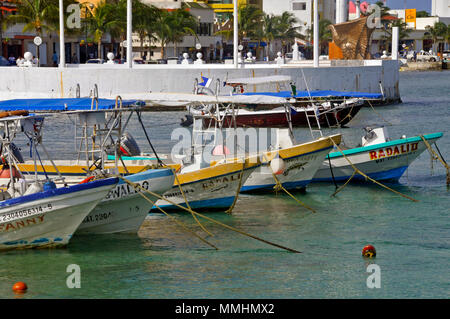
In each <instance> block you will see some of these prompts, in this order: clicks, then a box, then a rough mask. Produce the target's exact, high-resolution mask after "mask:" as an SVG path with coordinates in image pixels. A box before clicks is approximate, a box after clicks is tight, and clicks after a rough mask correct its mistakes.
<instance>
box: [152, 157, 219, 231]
mask: <svg viewBox="0 0 450 319" xmlns="http://www.w3.org/2000/svg"><path fill="white" fill-rule="evenodd" d="M161 163H162V162H161ZM164 165H165V164H164ZM171 170H172V173H173V175H175V180H176V182H177V185H178V188H179V189H180V192H181V195H183V199H184V202H185V203H186V206H187V207H188V208H189V210H191V211H192V209H191V206H190V205H189V201H188V200H187V198H186V195H185V193H184V191H183V188H182V187H181V183H180V180H179V179H178V174H177V172H176V171H175V169H174V168H171ZM191 215H192V217H193V218H194V220H195V221H196V222H197V224H198V225H199V226H200V228H201V229H202V230H203V231H204V232H205V233H207V234H208V235H209V236H214V235H213V234H212V233H211V232H209V231H208V230H207V229H206V228H205V227H204V226H203V225H202V223H200V221H199V220H198V218H197V216H195V215H194V214H193V213H192V212H191Z"/></svg>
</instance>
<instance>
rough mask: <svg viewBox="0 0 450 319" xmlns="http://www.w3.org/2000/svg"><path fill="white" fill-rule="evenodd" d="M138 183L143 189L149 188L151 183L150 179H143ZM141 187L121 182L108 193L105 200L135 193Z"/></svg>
mask: <svg viewBox="0 0 450 319" xmlns="http://www.w3.org/2000/svg"><path fill="white" fill-rule="evenodd" d="M136 184H139V185H140V186H141V187H142V188H143V189H145V190H148V188H149V186H150V184H149V182H148V181H142V182H138V183H136ZM139 191H140V190H139V188H134V187H133V186H131V185H130V184H127V183H125V184H120V185H117V186H116V187H115V188H114V189H113V190H111V191H109V193H108V195H107V196H106V197H105V199H104V200H110V199H117V198H121V197H124V196H129V195H134V194H137V193H138V192H139Z"/></svg>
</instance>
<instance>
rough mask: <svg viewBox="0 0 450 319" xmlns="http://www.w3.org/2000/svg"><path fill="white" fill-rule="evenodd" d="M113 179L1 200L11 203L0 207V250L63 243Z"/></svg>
mask: <svg viewBox="0 0 450 319" xmlns="http://www.w3.org/2000/svg"><path fill="white" fill-rule="evenodd" d="M117 182H118V180H117V179H116V178H110V179H106V180H101V181H95V182H91V183H86V184H83V185H74V186H69V187H64V188H59V189H55V190H50V191H44V192H40V193H35V194H31V195H27V196H22V197H19V198H16V199H13V200H7V201H5V203H6V202H11V201H14V203H13V204H11V205H7V206H3V207H2V208H1V209H0V250H9V249H25V248H36V247H39V248H41V247H58V246H65V245H67V244H68V243H69V240H70V238H71V237H72V235H73V234H74V232H75V231H76V229H77V228H78V226H79V225H80V224H81V222H82V221H83V219H84V218H85V217H86V216H87V215H88V214H89V212H90V211H91V210H92V209H94V207H95V206H97V204H98V203H99V202H100V201H101V200H102V199H103V198H104V197H105V196H106V194H107V193H108V192H109V191H110V190H111V189H112V188H113V187H114V185H116V184H117Z"/></svg>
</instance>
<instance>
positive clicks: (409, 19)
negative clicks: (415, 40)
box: [405, 9, 416, 29]
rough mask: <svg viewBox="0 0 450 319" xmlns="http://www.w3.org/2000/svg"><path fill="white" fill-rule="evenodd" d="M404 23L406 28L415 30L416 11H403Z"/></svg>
mask: <svg viewBox="0 0 450 319" xmlns="http://www.w3.org/2000/svg"><path fill="white" fill-rule="evenodd" d="M405 22H406V24H407V25H408V26H411V27H412V26H414V29H415V28H416V9H406V10H405Z"/></svg>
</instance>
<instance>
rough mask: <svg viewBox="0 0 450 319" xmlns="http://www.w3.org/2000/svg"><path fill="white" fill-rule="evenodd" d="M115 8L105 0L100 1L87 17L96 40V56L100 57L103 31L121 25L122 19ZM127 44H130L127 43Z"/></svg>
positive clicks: (116, 28) (117, 28) (117, 27)
mask: <svg viewBox="0 0 450 319" xmlns="http://www.w3.org/2000/svg"><path fill="white" fill-rule="evenodd" d="M115 10H116V8H115V6H113V5H112V4H109V3H108V2H107V1H106V0H103V1H102V2H100V3H99V4H98V5H97V7H95V8H94V10H93V11H92V16H91V17H89V18H88V21H89V22H88V23H89V26H88V28H89V29H90V31H91V33H92V34H93V35H94V41H95V42H97V49H98V58H102V50H101V45H102V37H103V35H104V34H105V33H111V32H114V31H117V30H119V29H120V28H121V27H123V19H119V18H118V17H117V15H116V11H115ZM128 45H132V44H131V43H129V44H128Z"/></svg>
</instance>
